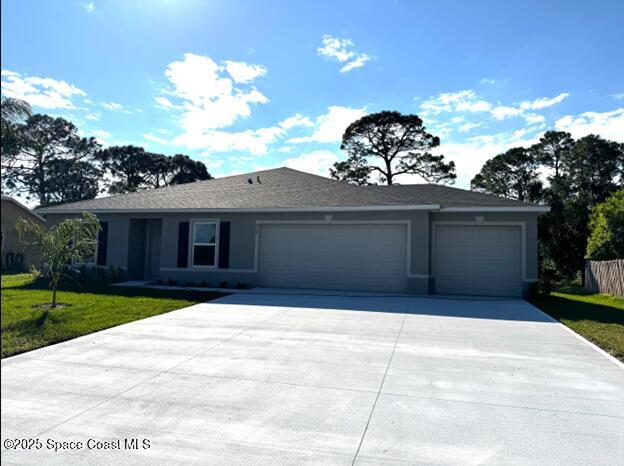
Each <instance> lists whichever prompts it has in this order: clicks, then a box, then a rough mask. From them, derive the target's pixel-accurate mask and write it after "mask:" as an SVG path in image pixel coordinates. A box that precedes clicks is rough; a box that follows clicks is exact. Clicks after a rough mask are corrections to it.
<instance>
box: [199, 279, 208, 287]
mask: <svg viewBox="0 0 624 466" xmlns="http://www.w3.org/2000/svg"><path fill="white" fill-rule="evenodd" d="M199 286H201V287H202V288H210V284H209V283H208V282H207V281H206V280H204V281H202V282H201V283H200V284H199Z"/></svg>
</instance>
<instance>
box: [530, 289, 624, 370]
mask: <svg viewBox="0 0 624 466" xmlns="http://www.w3.org/2000/svg"><path fill="white" fill-rule="evenodd" d="M531 303H532V304H533V305H535V306H537V307H539V308H540V309H541V310H542V311H544V312H545V313H547V314H549V315H550V316H551V317H554V318H555V319H557V320H559V321H561V322H562V323H563V324H564V325H567V326H568V327H570V328H571V329H572V330H574V331H575V332H576V333H578V334H580V335H582V336H584V337H585V338H587V339H588V340H590V341H591V342H593V343H595V344H596V345H598V346H600V347H601V348H602V349H603V350H605V351H607V352H608V353H610V354H612V355H613V356H615V357H616V358H618V359H619V360H621V361H624V299H621V298H616V297H615V296H611V295H606V294H593V293H589V292H588V291H585V290H583V289H582V288H581V287H580V286H578V285H574V284H567V285H564V286H561V287H560V288H559V289H558V291H557V292H555V293H553V294H552V295H551V296H548V297H545V298H537V299H534V300H532V301H531Z"/></svg>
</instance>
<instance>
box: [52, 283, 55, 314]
mask: <svg viewBox="0 0 624 466" xmlns="http://www.w3.org/2000/svg"><path fill="white" fill-rule="evenodd" d="M55 307H56V285H52V309H54V308H55Z"/></svg>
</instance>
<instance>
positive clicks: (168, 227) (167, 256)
mask: <svg viewBox="0 0 624 466" xmlns="http://www.w3.org/2000/svg"><path fill="white" fill-rule="evenodd" d="M325 215H331V221H407V222H409V224H410V242H409V249H410V275H408V277H407V290H408V291H409V292H412V293H418V294H426V293H430V292H432V291H433V286H434V279H433V277H431V262H432V241H431V235H432V234H433V224H434V222H441V221H443V222H475V216H479V217H483V222H484V223H485V224H487V223H488V222H521V223H524V224H525V225H526V228H525V232H526V250H525V254H526V257H525V261H526V276H527V279H535V278H536V277H537V268H538V263H537V214H502V213H501V214H499V213H440V212H427V211H411V212H408V211H387V212H332V213H327V214H324V213H258V214H249V213H231V214H219V215H214V214H206V215H198V214H184V213H180V214H160V215H155V214H102V215H99V218H100V220H101V221H108V222H109V227H108V228H109V239H108V252H107V265H114V266H117V267H124V268H128V271H129V272H132V271H137V274H140V271H139V269H140V265H138V264H135V262H134V261H135V259H133V257H134V255H133V254H135V253H136V252H137V251H141V250H142V249H141V247H142V245H141V241H144V238H145V234H144V231H142V230H141V227H140V226H139V225H140V224H141V222H136V220H141V219H143V220H145V219H162V235H161V238H162V239H161V258H160V271H161V273H160V278H161V280H163V281H168V280H176V281H177V282H178V283H179V284H186V283H194V284H199V283H201V282H202V281H205V282H207V283H209V284H210V285H212V286H214V285H218V284H219V283H220V282H222V281H226V282H228V284H229V285H230V286H232V285H235V284H236V283H237V282H241V283H246V284H249V285H252V286H253V285H256V284H257V279H258V274H257V272H256V271H255V267H256V264H255V262H256V235H257V231H256V230H257V226H256V225H257V224H256V222H262V221H297V220H305V221H319V222H325V221H326V219H325ZM60 218H62V216H60V215H56V214H50V215H48V221H49V222H50V223H51V224H53V223H54V222H56V221H58V220H59V219H60ZM193 220H220V221H227V222H230V224H231V232H230V250H229V259H230V260H229V268H228V269H194V268H192V267H190V266H189V268H186V269H181V268H178V267H177V257H178V228H179V222H186V221H193ZM189 249H190V248H189ZM139 255H140V254H139ZM137 257H138V256H137ZM129 258H130V260H129ZM189 265H190V260H189ZM527 286H528V282H527V284H526V285H525V288H526V287H527Z"/></svg>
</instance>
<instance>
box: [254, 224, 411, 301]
mask: <svg viewBox="0 0 624 466" xmlns="http://www.w3.org/2000/svg"><path fill="white" fill-rule="evenodd" d="M405 230H406V228H405V225H396V224H328V225H324V224H323V225H320V224H265V225H262V226H261V228H260V249H259V260H258V267H259V270H258V272H259V279H260V283H261V284H262V285H263V286H270V287H284V288H320V289H334V290H368V291H373V290H374V291H405V286H406V231H405Z"/></svg>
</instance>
